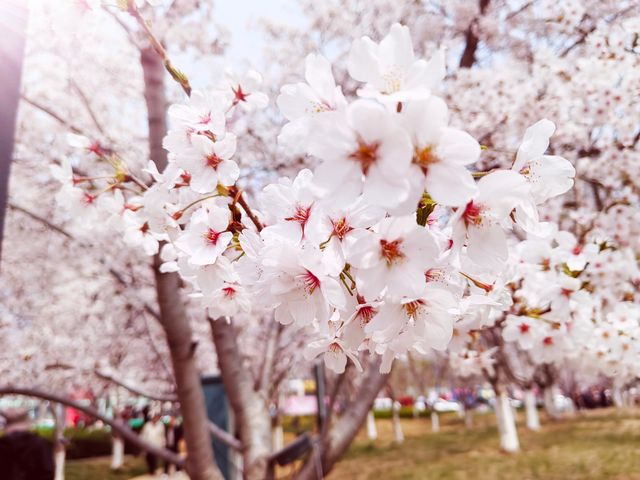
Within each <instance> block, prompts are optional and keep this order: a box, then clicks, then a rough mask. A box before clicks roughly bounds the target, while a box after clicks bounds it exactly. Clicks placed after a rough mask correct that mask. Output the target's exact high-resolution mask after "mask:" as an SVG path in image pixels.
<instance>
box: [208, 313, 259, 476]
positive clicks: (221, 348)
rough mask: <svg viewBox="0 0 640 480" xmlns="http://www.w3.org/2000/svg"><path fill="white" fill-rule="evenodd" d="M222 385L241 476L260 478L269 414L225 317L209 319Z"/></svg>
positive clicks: (232, 327)
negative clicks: (239, 450) (231, 418)
mask: <svg viewBox="0 0 640 480" xmlns="http://www.w3.org/2000/svg"><path fill="white" fill-rule="evenodd" d="M209 323H210V324H211V332H212V335H213V342H214V344H215V347H216V354H217V356H218V364H219V366H220V373H221V375H222V382H223V383H224V389H225V392H226V394H227V398H228V399H229V404H230V405H231V408H232V410H233V413H234V416H235V421H236V425H237V428H238V432H239V435H240V441H241V443H242V445H243V446H244V449H243V451H242V455H243V459H242V460H243V461H242V463H243V465H244V478H245V479H246V480H254V479H255V480H263V479H264V478H265V477H266V472H267V467H268V464H269V456H270V454H271V416H270V414H269V408H268V406H267V399H266V398H265V397H264V396H263V395H264V394H262V393H261V391H256V390H254V381H253V378H252V376H251V374H250V372H249V370H248V369H247V368H245V366H244V365H243V361H242V355H241V352H240V349H239V347H238V340H237V332H236V331H235V328H234V326H233V324H232V323H229V322H227V321H226V320H225V319H223V318H220V319H218V320H213V319H209Z"/></svg>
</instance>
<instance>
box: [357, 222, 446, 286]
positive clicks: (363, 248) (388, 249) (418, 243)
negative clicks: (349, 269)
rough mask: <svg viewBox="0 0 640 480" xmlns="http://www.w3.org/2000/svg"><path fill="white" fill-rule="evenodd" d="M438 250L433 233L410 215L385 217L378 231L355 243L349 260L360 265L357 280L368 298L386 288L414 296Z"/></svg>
mask: <svg viewBox="0 0 640 480" xmlns="http://www.w3.org/2000/svg"><path fill="white" fill-rule="evenodd" d="M439 253H440V252H439V249H438V246H437V244H436V242H435V240H434V239H433V236H432V235H431V233H430V232H429V231H428V230H427V229H425V228H423V227H420V226H419V225H418V224H417V223H416V222H415V218H414V217H413V216H411V215H409V216H405V217H397V218H385V219H383V220H382V221H381V222H380V224H379V225H378V228H377V231H376V232H370V231H368V232H366V234H364V235H362V236H361V238H359V239H358V240H357V241H356V242H355V243H354V245H353V248H352V252H351V254H350V255H349V257H348V258H347V260H348V262H349V263H351V264H352V265H354V266H355V267H357V268H358V270H357V273H356V283H357V285H358V291H359V292H360V293H361V294H363V295H364V296H365V297H367V298H376V297H377V296H378V295H379V294H380V293H382V291H383V290H385V289H386V292H387V294H388V295H394V296H404V295H406V296H414V297H415V296H418V295H420V294H421V293H422V290H423V288H424V285H425V275H424V273H425V272H426V271H427V270H428V269H429V267H431V266H433V265H434V264H435V263H436V260H437V258H438V256H439Z"/></svg>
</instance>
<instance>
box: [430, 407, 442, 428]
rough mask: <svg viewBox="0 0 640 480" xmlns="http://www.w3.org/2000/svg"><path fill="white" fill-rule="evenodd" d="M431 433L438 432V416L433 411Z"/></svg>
mask: <svg viewBox="0 0 640 480" xmlns="http://www.w3.org/2000/svg"><path fill="white" fill-rule="evenodd" d="M431 431H432V432H433V433H438V432H439V431H440V416H439V415H438V412H436V411H435V410H431Z"/></svg>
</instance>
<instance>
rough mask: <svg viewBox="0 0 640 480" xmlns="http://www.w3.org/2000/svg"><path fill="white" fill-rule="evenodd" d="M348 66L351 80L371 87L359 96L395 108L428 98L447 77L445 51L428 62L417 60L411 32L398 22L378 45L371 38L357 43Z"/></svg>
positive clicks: (354, 44) (354, 45)
mask: <svg viewBox="0 0 640 480" xmlns="http://www.w3.org/2000/svg"><path fill="white" fill-rule="evenodd" d="M347 64H348V70H349V75H351V77H352V78H354V79H355V80H358V81H360V82H366V83H367V84H368V85H367V87H366V88H365V89H363V90H361V91H359V92H358V93H359V94H360V95H363V96H376V97H378V98H380V99H383V100H384V101H387V102H389V103H391V104H392V105H393V106H395V104H396V103H397V102H404V101H407V100H416V99H420V98H427V97H428V96H429V95H430V94H431V90H432V88H434V87H435V86H437V85H438V84H439V82H440V81H441V80H442V78H444V75H445V66H444V55H443V54H442V52H440V53H439V54H437V55H436V56H435V57H434V59H433V60H432V61H431V62H429V63H428V62H426V61H425V60H415V57H414V54H413V46H412V45H411V35H410V33H409V29H408V28H407V27H405V26H403V25H400V24H398V23H396V24H394V25H392V26H391V30H390V31H389V33H388V34H387V35H386V36H385V37H384V38H383V39H382V41H381V42H380V43H379V44H377V43H375V42H374V41H373V40H371V39H370V38H369V37H362V38H361V39H359V40H355V41H354V42H353V44H352V46H351V51H350V52H349V59H348V63H347ZM376 93H379V95H376ZM385 97H386V98H385Z"/></svg>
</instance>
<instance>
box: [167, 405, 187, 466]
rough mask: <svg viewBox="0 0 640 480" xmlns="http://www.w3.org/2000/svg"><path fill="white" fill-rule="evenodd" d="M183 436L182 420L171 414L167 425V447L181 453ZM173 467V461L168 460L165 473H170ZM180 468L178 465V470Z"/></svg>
mask: <svg viewBox="0 0 640 480" xmlns="http://www.w3.org/2000/svg"><path fill="white" fill-rule="evenodd" d="M182 437H183V432H182V422H180V421H179V420H178V418H177V417H175V416H174V415H171V416H170V417H169V423H168V425H167V438H166V444H167V448H168V449H169V450H171V451H172V452H175V453H179V452H180V449H179V445H180V442H181V440H182ZM170 467H171V463H170V462H169V461H168V460H167V461H165V463H164V473H166V474H168V473H169V469H170ZM179 470H180V467H179V466H178V465H176V472H177V471H179Z"/></svg>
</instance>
